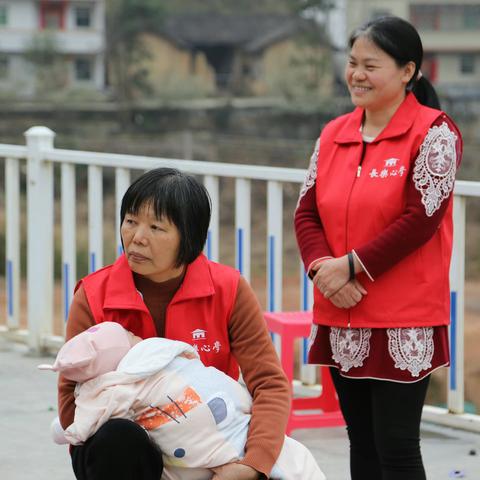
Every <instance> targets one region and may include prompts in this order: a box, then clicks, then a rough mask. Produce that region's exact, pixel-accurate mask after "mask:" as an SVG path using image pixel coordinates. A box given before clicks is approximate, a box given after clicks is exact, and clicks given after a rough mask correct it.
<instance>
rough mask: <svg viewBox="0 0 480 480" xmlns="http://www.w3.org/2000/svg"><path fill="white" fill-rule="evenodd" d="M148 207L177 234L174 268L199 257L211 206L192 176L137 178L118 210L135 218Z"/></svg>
mask: <svg viewBox="0 0 480 480" xmlns="http://www.w3.org/2000/svg"><path fill="white" fill-rule="evenodd" d="M146 205H151V206H152V207H153V209H154V212H155V216H156V217H157V218H158V219H163V218H167V219H168V220H169V221H170V222H172V223H173V224H174V225H175V226H176V227H177V228H178V231H179V232H180V247H179V251H178V257H177V263H176V266H181V265H186V264H189V263H191V262H193V260H195V258H197V257H198V255H200V253H201V251H202V250H203V247H204V245H205V241H206V239H207V234H208V226H209V224H210V212H211V202H210V196H209V195H208V192H207V190H206V188H205V187H204V186H203V185H202V184H201V183H200V182H199V181H198V180H197V179H196V178H195V177H193V176H191V175H188V174H186V173H183V172H180V171H179V170H177V169H175V168H156V169H154V170H150V171H148V172H146V173H144V174H143V175H141V176H140V177H138V178H137V179H136V180H135V181H134V182H133V183H132V184H131V185H130V186H129V187H128V189H127V191H126V192H125V195H124V196H123V199H122V206H121V208H120V222H121V223H123V220H124V218H125V215H126V214H127V213H131V214H133V215H136V214H138V212H139V211H140V209H141V208H142V207H144V206H146Z"/></svg>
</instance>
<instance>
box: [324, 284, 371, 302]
mask: <svg viewBox="0 0 480 480" xmlns="http://www.w3.org/2000/svg"><path fill="white" fill-rule="evenodd" d="M366 294H367V291H366V290H365V288H363V285H362V284H361V283H360V282H359V281H358V280H352V281H350V282H348V283H347V284H346V285H345V286H343V287H342V288H341V289H340V290H338V292H337V293H335V294H333V295H332V296H331V297H330V301H331V302H332V303H333V304H334V305H335V306H336V307H338V308H352V307H354V306H355V305H357V303H358V302H360V300H361V299H362V298H363V296H364V295H366Z"/></svg>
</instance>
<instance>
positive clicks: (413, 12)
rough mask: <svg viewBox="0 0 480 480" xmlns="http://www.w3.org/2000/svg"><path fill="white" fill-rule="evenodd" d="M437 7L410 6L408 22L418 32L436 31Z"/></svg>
mask: <svg viewBox="0 0 480 480" xmlns="http://www.w3.org/2000/svg"><path fill="white" fill-rule="evenodd" d="M438 17H439V8H438V5H411V6H410V21H411V22H412V23H413V25H415V27H417V29H418V30H438V28H439V27H438V24H439V18H438Z"/></svg>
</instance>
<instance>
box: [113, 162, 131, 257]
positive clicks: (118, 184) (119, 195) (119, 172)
mask: <svg viewBox="0 0 480 480" xmlns="http://www.w3.org/2000/svg"><path fill="white" fill-rule="evenodd" d="M129 185H130V170H128V168H116V169H115V230H116V231H115V238H116V243H117V245H116V251H117V256H120V255H121V254H122V253H123V247H122V239H121V238H120V227H121V225H120V207H121V206H122V199H123V196H124V195H125V192H126V191H127V189H128V187H129Z"/></svg>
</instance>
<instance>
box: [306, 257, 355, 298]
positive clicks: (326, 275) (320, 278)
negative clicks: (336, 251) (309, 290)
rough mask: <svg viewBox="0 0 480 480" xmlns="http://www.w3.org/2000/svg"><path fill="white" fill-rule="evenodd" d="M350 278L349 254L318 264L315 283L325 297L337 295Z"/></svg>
mask: <svg viewBox="0 0 480 480" xmlns="http://www.w3.org/2000/svg"><path fill="white" fill-rule="evenodd" d="M348 280H349V268H348V259H347V256H346V255H344V256H343V257H339V258H332V259H329V260H325V261H323V262H321V263H320V264H319V265H318V268H317V272H316V273H315V276H314V277H313V283H314V284H315V285H316V286H317V288H318V289H319V290H320V292H321V293H322V295H323V296H324V297H325V298H330V297H331V296H332V295H335V293H337V292H338V291H339V290H340V289H341V288H342V287H343V286H344V285H346V284H347V283H348Z"/></svg>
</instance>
